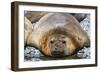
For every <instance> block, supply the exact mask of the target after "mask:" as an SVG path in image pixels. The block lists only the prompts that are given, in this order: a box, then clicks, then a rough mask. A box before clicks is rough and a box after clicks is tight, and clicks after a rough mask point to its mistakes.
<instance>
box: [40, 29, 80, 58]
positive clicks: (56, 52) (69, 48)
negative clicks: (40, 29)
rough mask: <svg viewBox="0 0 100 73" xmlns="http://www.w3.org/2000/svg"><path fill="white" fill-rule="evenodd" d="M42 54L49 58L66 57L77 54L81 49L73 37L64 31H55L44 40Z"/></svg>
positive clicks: (44, 37)
mask: <svg viewBox="0 0 100 73" xmlns="http://www.w3.org/2000/svg"><path fill="white" fill-rule="evenodd" d="M41 45H42V47H41V48H42V52H43V53H44V54H45V55H47V56H52V57H64V56H68V55H72V54H74V53H75V51H76V48H79V47H80V46H79V43H78V42H76V40H75V39H74V37H73V36H71V35H70V34H69V33H67V32H66V30H64V29H54V30H52V31H50V32H49V33H48V34H46V35H45V36H43V38H42V44H41Z"/></svg>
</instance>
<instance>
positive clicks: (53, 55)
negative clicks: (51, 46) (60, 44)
mask: <svg viewBox="0 0 100 73" xmlns="http://www.w3.org/2000/svg"><path fill="white" fill-rule="evenodd" d="M51 54H52V57H63V56H64V51H52V52H51Z"/></svg>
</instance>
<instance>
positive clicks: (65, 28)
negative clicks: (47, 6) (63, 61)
mask: <svg viewBox="0 0 100 73" xmlns="http://www.w3.org/2000/svg"><path fill="white" fill-rule="evenodd" d="M25 34H26V33H25ZM25 36H26V35H25ZM89 42H90V40H89V37H88V35H87V33H86V32H85V31H84V30H83V29H82V27H81V26H80V24H79V22H78V21H77V19H76V18H75V17H73V16H72V15H70V14H65V13H48V14H46V15H44V16H43V17H42V18H41V19H40V20H39V21H38V22H37V23H36V24H35V25H34V27H33V30H32V32H31V33H29V34H28V37H27V39H25V43H26V44H30V45H32V46H35V47H37V48H39V50H41V51H42V52H43V53H44V54H45V55H47V56H52V57H63V56H68V55H72V54H74V53H75V52H76V51H78V50H79V49H80V48H83V47H84V46H89V45H90V43H89Z"/></svg>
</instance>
